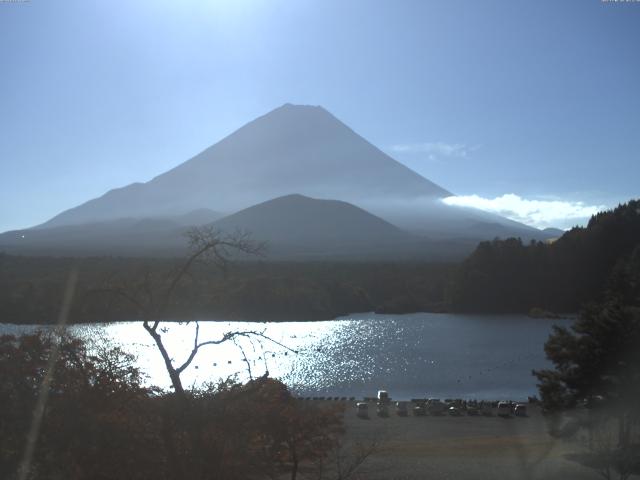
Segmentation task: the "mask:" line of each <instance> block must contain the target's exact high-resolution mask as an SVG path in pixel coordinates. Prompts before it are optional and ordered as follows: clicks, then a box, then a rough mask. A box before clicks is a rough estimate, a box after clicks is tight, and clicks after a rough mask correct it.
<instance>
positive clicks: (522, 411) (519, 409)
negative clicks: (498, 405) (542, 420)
mask: <svg viewBox="0 0 640 480" xmlns="http://www.w3.org/2000/svg"><path fill="white" fill-rule="evenodd" d="M513 414H514V415H515V416H516V417H526V416H527V406H526V405H524V404H522V403H519V404H517V405H516V408H515V409H514V410H513Z"/></svg>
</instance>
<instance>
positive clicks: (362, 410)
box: [356, 402, 369, 418]
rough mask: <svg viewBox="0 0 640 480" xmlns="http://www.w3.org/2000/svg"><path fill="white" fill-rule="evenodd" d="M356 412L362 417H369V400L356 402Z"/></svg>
mask: <svg viewBox="0 0 640 480" xmlns="http://www.w3.org/2000/svg"><path fill="white" fill-rule="evenodd" d="M356 412H357V414H358V417H360V418H369V404H368V403H367V402H358V403H356Z"/></svg>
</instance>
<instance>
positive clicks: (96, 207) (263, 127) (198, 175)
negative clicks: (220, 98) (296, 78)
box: [43, 104, 450, 227]
mask: <svg viewBox="0 0 640 480" xmlns="http://www.w3.org/2000/svg"><path fill="white" fill-rule="evenodd" d="M293 192H298V193H301V194H304V195H309V196H312V197H316V198H336V199H340V200H344V201H349V202H355V203H359V202H360V201H361V200H363V199H365V198H370V197H372V196H377V197H380V198H382V199H386V200H387V201H389V200H392V199H404V200H408V199H412V198H420V197H423V198H437V197H444V196H448V195H450V193H449V192H448V191H446V190H445V189H443V188H442V187H439V186H438V185H436V184H434V183H432V182H430V181H429V180H427V179H425V178H424V177H422V176H420V175H418V174H417V173H415V172H414V171H412V170H410V169H409V168H407V167H405V166H404V165H402V164H400V163H398V162H397V161H395V160H394V159H392V158H391V157H389V156H388V155H386V154H385V153H383V152H382V151H380V150H379V149H377V148H376V147H375V146H373V145H372V144H370V143H369V142H367V141H366V140H365V139H363V138H362V137H360V136H359V135H357V134H356V133H355V132H353V131H352V130H351V129H350V128H349V127H347V126H346V125H345V124H344V123H342V122H340V121H339V120H338V119H337V118H335V117H334V116H333V115H331V114H330V113H329V112H327V111H326V110H325V109H323V108H321V107H311V106H295V105H290V104H286V105H283V106H282V107H280V108H277V109H275V110H273V111H272V112H270V113H268V114H266V115H264V116H262V117H259V118H257V119H256V120H254V121H252V122H250V123H248V124H247V125H245V126H244V127H242V128H240V129H239V130H237V131H236V132H234V133H232V134H231V135H229V136H228V137H226V138H224V139H223V140H221V141H220V142H218V143H216V144H215V145H213V146H212V147H210V148H208V149H206V150H204V151H203V152H202V153H200V154H198V155H196V156H195V157H193V158H192V159H190V160H188V161H186V162H184V163H183V164H181V165H179V166H177V167H175V168H174V169H172V170H169V171H168V172H166V173H163V174H162V175H159V176H157V177H155V178H154V179H152V180H151V181H149V182H147V183H135V184H131V185H129V186H126V187H124V188H120V189H115V190H111V191H109V192H107V193H106V194H105V195H103V196H102V197H100V198H97V199H94V200H90V201H88V202H86V203H84V204H82V205H80V206H78V207H76V208H73V209H70V210H67V211H65V212H63V213H61V214H60V215H58V216H56V217H54V218H53V219H51V220H50V221H49V222H47V223H46V224H44V225H43V226H49V227H50V226H59V225H72V224H80V223H85V222H95V221H98V220H105V219H113V218H119V217H124V216H135V217H150V216H158V215H167V214H177V213H184V212H186V211H189V210H193V209H196V208H211V209H213V210H216V211H223V212H227V213H232V212H235V211H238V210H239V209H242V208H246V207H248V206H251V205H254V204H256V203H259V202H263V201H266V200H268V199H271V198H275V197H278V196H282V195H287V194H290V193H293Z"/></svg>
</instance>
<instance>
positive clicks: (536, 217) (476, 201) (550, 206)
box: [443, 193, 606, 229]
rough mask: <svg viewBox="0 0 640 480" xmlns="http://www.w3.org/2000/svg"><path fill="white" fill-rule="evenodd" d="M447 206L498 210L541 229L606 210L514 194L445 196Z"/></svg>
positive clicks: (575, 221) (566, 224)
mask: <svg viewBox="0 0 640 480" xmlns="http://www.w3.org/2000/svg"><path fill="white" fill-rule="evenodd" d="M443 202H444V203H446V204H447V205H457V206H461V207H474V208H478V209H480V210H485V211H488V212H493V213H497V214H499V215H502V216H504V217H507V218H510V219H512V220H516V221H518V222H522V223H525V224H527V225H531V226H534V227H538V228H546V227H558V228H565V229H566V228H570V227H572V226H574V225H576V224H582V223H584V222H585V220H587V219H588V218H589V217H591V215H593V214H595V213H597V212H599V211H601V210H604V209H605V208H606V207H605V206H604V205H586V204H585V203H584V202H570V201H563V200H528V199H526V198H522V197H520V196H519V195H516V194H513V193H507V194H505V195H502V196H501V197H496V198H484V197H480V196H479V195H461V196H454V197H447V198H445V199H443Z"/></svg>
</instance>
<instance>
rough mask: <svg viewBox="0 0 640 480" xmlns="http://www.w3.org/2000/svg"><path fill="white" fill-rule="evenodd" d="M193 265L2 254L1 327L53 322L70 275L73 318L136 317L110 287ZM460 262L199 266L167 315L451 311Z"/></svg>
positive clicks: (141, 282)
mask: <svg viewBox="0 0 640 480" xmlns="http://www.w3.org/2000/svg"><path fill="white" fill-rule="evenodd" d="M183 261H184V260H183V259H175V260H174V259H135V258H133V259H132V258H117V257H94V258H85V259H81V260H80V259H74V258H55V257H22V256H11V255H2V254H0V321H2V322H7V323H53V322H55V319H56V315H57V313H58V310H59V308H60V302H61V299H62V296H63V290H64V285H65V282H66V278H67V276H68V274H69V271H70V270H71V269H72V268H73V267H74V266H75V265H77V267H78V271H79V278H78V286H77V293H76V301H75V302H74V305H73V308H72V311H71V321H72V322H96V321H98V322H102V321H117V320H131V319H135V318H137V317H138V312H137V311H136V309H135V308H134V307H133V306H132V305H131V304H130V303H128V302H126V301H123V300H122V299H117V298H113V297H112V296H110V295H105V294H104V292H103V291H102V290H104V287H105V285H106V284H114V283H119V284H120V285H124V286H127V288H129V289H130V291H135V290H144V289H145V288H147V287H148V285H149V284H150V283H153V284H154V285H155V287H154V288H158V289H160V288H161V287H163V286H165V285H163V282H164V283H166V282H167V281H168V279H169V278H170V274H171V272H174V271H175V269H176V268H177V267H178V266H179V265H180V264H181V262H183ZM454 268H455V265H453V264H437V263H417V264H410V263H403V262H398V263H388V262H387V263H348V262H336V263H330V262H304V263H302V262H300V263H297V262H261V261H243V262H237V263H236V264H234V266H233V268H232V269H229V270H227V271H220V270H217V269H211V268H207V267H206V266H203V265H200V264H196V265H194V266H193V268H192V269H191V271H190V273H189V275H188V276H187V277H186V278H184V279H183V281H182V282H181V283H180V285H179V286H178V287H177V288H176V291H175V292H174V295H173V300H172V303H171V305H168V306H167V309H166V312H165V313H164V314H163V315H164V317H165V318H167V319H173V320H175V319H183V320H184V319H188V318H214V317H224V318H229V319H242V320H319V319H330V318H335V317H336V316H339V315H342V314H347V313H353V312H366V311H374V310H375V311H380V312H390V313H404V312H415V311H442V310H443V309H445V308H446V305H445V303H444V299H445V291H446V289H447V288H448V283H449V281H450V277H451V273H452V272H453V270H454Z"/></svg>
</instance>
